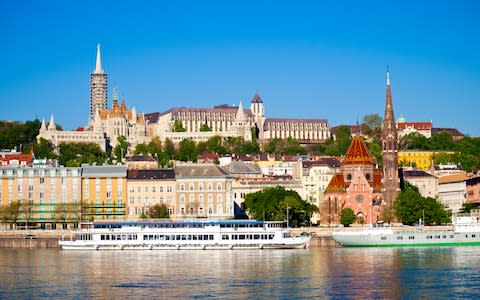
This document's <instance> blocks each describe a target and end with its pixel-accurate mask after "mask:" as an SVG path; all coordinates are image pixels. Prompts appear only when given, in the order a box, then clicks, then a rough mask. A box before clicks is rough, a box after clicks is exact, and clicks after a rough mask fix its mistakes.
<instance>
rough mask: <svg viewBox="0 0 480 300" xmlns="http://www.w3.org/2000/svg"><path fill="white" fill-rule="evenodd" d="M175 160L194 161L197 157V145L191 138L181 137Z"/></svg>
mask: <svg viewBox="0 0 480 300" xmlns="http://www.w3.org/2000/svg"><path fill="white" fill-rule="evenodd" d="M175 158H176V159H177V160H181V161H193V162H196V161H197V158H198V152H197V147H196V146H195V142H194V141H193V140H192V139H183V140H182V141H181V142H180V144H179V146H178V151H177V154H176V156H175Z"/></svg>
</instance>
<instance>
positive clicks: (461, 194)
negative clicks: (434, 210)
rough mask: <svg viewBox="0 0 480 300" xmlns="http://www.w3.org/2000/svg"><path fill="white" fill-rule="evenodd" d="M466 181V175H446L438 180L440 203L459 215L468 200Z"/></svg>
mask: <svg viewBox="0 0 480 300" xmlns="http://www.w3.org/2000/svg"><path fill="white" fill-rule="evenodd" d="M466 179H467V178H466V175H465V174H452V175H445V176H441V177H440V178H438V201H439V202H440V203H442V204H443V206H444V207H445V209H448V210H450V211H451V212H452V213H458V212H459V211H460V209H461V208H462V205H463V203H465V202H466V200H467V199H466V194H467V186H466Z"/></svg>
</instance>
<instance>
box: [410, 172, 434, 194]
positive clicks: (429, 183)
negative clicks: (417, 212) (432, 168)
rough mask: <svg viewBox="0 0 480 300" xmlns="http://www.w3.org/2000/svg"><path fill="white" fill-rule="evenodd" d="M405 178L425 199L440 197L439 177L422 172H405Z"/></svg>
mask: <svg viewBox="0 0 480 300" xmlns="http://www.w3.org/2000/svg"><path fill="white" fill-rule="evenodd" d="M403 178H405V180H406V181H408V182H409V183H410V184H411V185H414V186H416V187H417V188H418V191H419V192H420V194H421V195H422V196H423V197H431V198H434V199H436V198H437V197H438V177H437V176H435V175H432V174H430V173H427V172H425V171H421V170H404V171H403Z"/></svg>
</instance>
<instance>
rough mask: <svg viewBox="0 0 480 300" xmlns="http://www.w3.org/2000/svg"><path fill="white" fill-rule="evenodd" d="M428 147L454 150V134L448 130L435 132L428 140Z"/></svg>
mask: <svg viewBox="0 0 480 300" xmlns="http://www.w3.org/2000/svg"><path fill="white" fill-rule="evenodd" d="M428 148H429V149H430V150H453V149H455V143H454V141H453V138H452V136H451V135H450V134H449V133H448V132H445V131H443V132H440V133H437V134H434V135H433V136H432V137H431V138H430V139H429V140H428Z"/></svg>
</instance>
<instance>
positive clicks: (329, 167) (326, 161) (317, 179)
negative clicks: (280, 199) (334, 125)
mask: <svg viewBox="0 0 480 300" xmlns="http://www.w3.org/2000/svg"><path fill="white" fill-rule="evenodd" d="M301 166H302V177H301V181H302V187H303V188H302V193H301V194H300V196H301V197H302V199H304V200H305V201H307V202H309V203H310V204H313V205H315V206H316V207H318V208H319V209H320V204H321V201H322V199H323V193H324V192H325V189H326V188H327V186H328V183H329V182H330V181H331V180H332V177H333V175H335V173H337V171H338V170H339V168H340V166H341V162H340V161H339V160H338V159H336V158H332V157H322V158H319V159H317V160H305V161H302V162H301ZM319 219H320V216H319V215H318V214H314V215H313V216H312V220H311V221H312V222H313V223H317V222H318V221H319Z"/></svg>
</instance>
